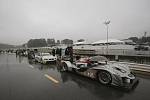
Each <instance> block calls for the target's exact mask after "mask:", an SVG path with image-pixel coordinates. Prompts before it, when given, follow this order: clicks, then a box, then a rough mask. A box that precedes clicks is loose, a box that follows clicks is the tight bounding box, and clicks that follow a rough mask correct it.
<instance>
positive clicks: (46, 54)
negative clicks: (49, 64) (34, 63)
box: [41, 53, 50, 56]
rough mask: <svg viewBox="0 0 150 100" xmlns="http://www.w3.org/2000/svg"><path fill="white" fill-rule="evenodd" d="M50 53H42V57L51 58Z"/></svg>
mask: <svg viewBox="0 0 150 100" xmlns="http://www.w3.org/2000/svg"><path fill="white" fill-rule="evenodd" d="M49 55H50V54H49V53H42V54H41V56H49Z"/></svg>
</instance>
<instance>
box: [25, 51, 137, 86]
mask: <svg viewBox="0 0 150 100" xmlns="http://www.w3.org/2000/svg"><path fill="white" fill-rule="evenodd" d="M70 54H72V53H70ZM28 58H29V59H34V60H35V61H37V62H39V63H42V64H46V63H48V62H56V61H57V59H58V58H59V63H60V64H59V65H60V67H61V71H62V72H73V73H76V74H79V75H81V76H85V77H89V78H91V79H94V80H97V81H99V82H100V83H101V84H104V85H114V86H119V87H123V88H126V89H132V88H133V87H134V86H135V85H136V84H137V83H138V79H137V78H136V76H135V74H134V73H132V71H131V70H130V68H129V66H128V65H126V64H119V63H115V62H113V63H112V62H109V61H108V59H107V58H106V57H104V56H91V57H88V56H82V57H81V56H74V57H73V56H72V55H64V56H62V57H58V56H56V55H52V54H50V53H38V52H37V53H35V52H29V53H28ZM60 58H61V59H60Z"/></svg>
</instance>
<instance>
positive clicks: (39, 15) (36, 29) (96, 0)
mask: <svg viewBox="0 0 150 100" xmlns="http://www.w3.org/2000/svg"><path fill="white" fill-rule="evenodd" d="M106 19H109V20H110V21H111V23H110V24H109V38H116V39H123V38H128V37H130V36H138V37H140V36H142V35H143V34H144V32H145V31H147V32H148V35H149V33H150V0H0V43H9V44H17V45H18V44H22V43H25V42H27V41H28V40H29V39H30V38H55V39H60V40H62V39H64V38H70V39H73V40H77V39H80V38H84V39H86V40H87V41H89V42H92V41H97V40H101V39H106V26H105V25H104V24H103V22H104V21H105V20H106Z"/></svg>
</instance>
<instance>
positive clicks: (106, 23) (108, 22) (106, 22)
mask: <svg viewBox="0 0 150 100" xmlns="http://www.w3.org/2000/svg"><path fill="white" fill-rule="evenodd" d="M104 24H105V25H106V34H107V48H106V50H107V55H108V24H110V21H109V20H108V21H105V22H104Z"/></svg>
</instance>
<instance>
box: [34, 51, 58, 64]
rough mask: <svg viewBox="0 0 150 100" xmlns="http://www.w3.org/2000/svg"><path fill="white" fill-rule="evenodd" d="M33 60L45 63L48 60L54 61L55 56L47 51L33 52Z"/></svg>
mask: <svg viewBox="0 0 150 100" xmlns="http://www.w3.org/2000/svg"><path fill="white" fill-rule="evenodd" d="M35 60H36V61H37V62H39V63H42V64H46V63H49V62H55V61H56V60H57V57H56V56H53V55H50V54H49V53H37V54H35Z"/></svg>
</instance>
